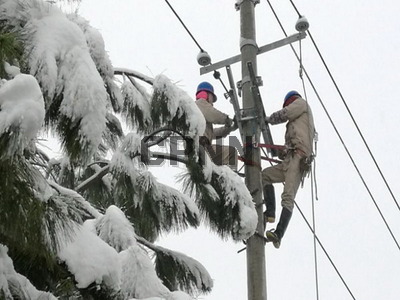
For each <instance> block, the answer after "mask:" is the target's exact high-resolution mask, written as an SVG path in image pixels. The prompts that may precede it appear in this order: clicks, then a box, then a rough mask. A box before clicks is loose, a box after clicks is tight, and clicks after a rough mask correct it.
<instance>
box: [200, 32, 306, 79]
mask: <svg viewBox="0 0 400 300" xmlns="http://www.w3.org/2000/svg"><path fill="white" fill-rule="evenodd" d="M306 36H307V34H306V33H305V32H300V33H296V34H293V35H291V36H289V37H287V38H284V39H281V40H279V41H276V42H274V43H271V44H267V45H264V46H261V47H260V48H258V52H257V54H261V53H264V52H268V51H271V50H274V49H276V48H280V47H282V46H285V45H288V44H291V43H294V42H297V41H299V40H302V39H304V38H305V37H306ZM241 60H242V55H241V54H239V55H236V56H232V57H231V58H228V59H225V60H221V61H219V62H216V63H215V64H211V65H207V66H204V67H201V68H200V75H204V74H207V73H209V72H212V71H214V70H218V69H220V68H224V67H226V66H229V65H232V64H234V63H237V62H239V61H241Z"/></svg>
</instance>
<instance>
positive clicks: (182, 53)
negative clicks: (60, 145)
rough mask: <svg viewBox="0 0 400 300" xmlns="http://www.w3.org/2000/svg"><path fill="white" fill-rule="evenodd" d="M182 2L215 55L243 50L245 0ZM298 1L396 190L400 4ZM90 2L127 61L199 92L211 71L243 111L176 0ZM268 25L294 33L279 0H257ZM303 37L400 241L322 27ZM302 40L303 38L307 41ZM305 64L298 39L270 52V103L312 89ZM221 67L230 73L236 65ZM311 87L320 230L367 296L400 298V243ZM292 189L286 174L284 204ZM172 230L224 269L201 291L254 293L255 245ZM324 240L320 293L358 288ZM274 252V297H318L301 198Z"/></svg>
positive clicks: (90, 15) (230, 295)
mask: <svg viewBox="0 0 400 300" xmlns="http://www.w3.org/2000/svg"><path fill="white" fill-rule="evenodd" d="M170 3H171V4H172V5H173V7H174V8H175V10H176V11H177V12H178V14H179V15H180V17H181V18H182V20H183V21H184V22H185V24H186V25H187V27H188V28H189V29H190V30H191V32H192V34H193V35H194V36H195V38H196V39H197V40H198V42H199V43H200V45H201V47H202V48H203V49H204V50H206V51H207V52H208V53H209V54H210V55H211V58H212V61H213V62H217V61H219V60H223V59H226V58H228V57H231V56H234V55H237V54H239V53H240V49H239V41H240V26H239V25H240V24H239V12H238V11H235V9H234V3H235V1H234V0H220V1H215V0H202V1H194V0H171V1H170ZM271 3H272V5H274V7H275V9H276V11H277V14H278V15H279V17H280V18H281V21H282V22H283V25H284V26H285V28H286V31H287V32H288V33H289V34H292V33H295V29H294V25H295V22H296V20H297V14H296V13H295V11H294V9H293V7H292V6H291V3H290V1H277V0H274V1H272V0H271ZM295 4H296V5H297V7H298V9H299V10H300V11H301V13H302V14H304V15H305V16H306V17H307V18H308V20H309V22H310V31H311V33H312V35H313V37H314V39H315V41H316V43H317V45H318V47H319V49H320V51H321V52H322V55H323V56H324V58H325V60H326V62H327V64H328V66H329V68H330V70H331V72H332V74H333V76H334V77H335V79H336V81H337V84H338V86H339V88H340V89H341V92H342V94H343V95H344V97H345V100H346V102H347V105H348V106H349V108H350V110H351V112H352V114H353V116H354V118H355V120H356V121H357V122H358V125H359V127H360V129H361V131H362V133H363V134H364V137H365V139H366V141H367V142H368V144H369V146H370V149H371V151H372V152H373V154H374V155H375V158H376V160H377V162H378V164H379V166H380V168H381V170H382V172H383V174H384V175H385V177H386V179H387V181H388V183H389V185H390V187H391V188H392V191H393V193H394V195H395V196H397V195H399V192H400V187H399V184H398V177H399V176H398V175H399V170H400V159H399V158H398V152H399V150H398V149H399V148H398V147H399V146H400V136H399V134H398V130H397V129H398V124H399V121H398V113H399V108H400V104H399V101H400V97H399V93H398V87H399V80H400V76H399V70H400V59H399V57H398V56H399V53H400V38H399V32H400V18H399V17H398V16H399V13H400V4H398V3H397V2H395V1H393V0H382V1H361V0H356V1H346V0H337V1H329V2H328V1H312V0H302V1H295ZM79 13H80V14H82V15H83V16H84V17H86V18H87V19H88V20H89V21H90V22H91V24H92V26H94V27H96V28H98V29H99V30H100V32H101V33H102V35H103V37H104V40H105V44H106V50H107V51H108V52H109V54H110V57H111V60H112V62H113V65H114V66H115V67H125V68H130V69H133V70H136V71H139V72H142V73H144V74H146V75H149V76H156V75H158V74H160V73H163V74H165V75H166V76H168V77H169V78H170V79H172V80H173V81H175V82H178V84H179V86H180V87H181V88H182V89H184V90H185V91H187V92H188V93H189V94H190V95H193V94H194V92H195V89H196V86H197V84H198V83H199V82H200V81H204V80H207V81H210V82H211V83H212V84H214V86H215V88H216V93H217V94H218V96H219V100H218V102H217V103H216V107H217V108H219V109H220V110H223V111H225V112H227V113H229V114H230V115H231V116H233V110H232V107H231V105H230V103H229V102H228V101H227V100H225V99H224V97H223V95H222V94H223V88H222V86H221V85H220V84H219V82H218V81H216V80H215V79H214V78H213V77H212V75H210V74H209V75H204V76H200V73H199V66H198V64H197V61H196V56H197V54H198V52H199V49H198V47H197V46H196V44H195V43H194V42H193V41H192V40H191V38H190V37H189V35H188V34H187V33H186V31H185V30H184V29H183V28H182V26H181V24H180V23H179V21H178V20H177V19H176V17H175V16H174V14H173V13H172V11H171V10H170V9H169V7H168V6H167V4H166V2H165V1H163V0H151V1H149V0H124V1H122V0H114V1H106V0H82V3H81V5H80V7H79ZM256 26H257V27H256V30H257V43H258V45H259V46H262V45H265V44H268V43H271V42H274V41H276V40H279V39H281V38H283V37H284V35H283V33H282V31H281V29H280V28H279V26H278V24H277V22H276V20H275V18H274V16H273V14H272V13H271V10H270V8H269V6H268V4H267V1H264V0H261V3H260V4H259V5H257V6H256ZM302 45H303V59H304V65H305V68H306V69H307V71H308V73H309V75H310V77H311V79H312V81H313V84H314V85H315V87H316V89H317V91H318V93H319V95H320V96H321V99H322V101H323V103H324V105H325V106H326V108H327V110H328V112H329V114H330V115H331V118H332V120H333V122H334V123H335V125H336V126H337V128H338V131H339V132H340V134H341V135H342V137H343V140H344V143H345V145H346V146H347V148H348V149H349V151H350V153H351V155H352V156H353V159H354V160H355V163H356V164H357V166H358V167H359V169H360V172H361V174H362V175H363V176H364V179H365V181H366V183H367V185H368V187H369V189H370V190H371V193H372V194H373V196H374V198H375V200H376V202H377V204H378V206H379V207H380V209H381V210H382V213H383V215H384V217H385V218H386V219H387V222H388V224H389V226H390V228H391V230H392V231H393V234H394V235H395V237H396V239H397V240H398V241H400V211H399V209H398V208H397V206H396V205H395V203H394V200H393V198H392V197H391V195H390V194H389V192H388V190H387V188H386V186H385V184H384V183H383V180H382V179H381V177H380V176H379V173H378V171H377V169H376V167H375V166H374V164H373V163H372V160H371V158H370V157H369V155H368V152H367V151H366V149H365V147H364V145H363V143H362V141H361V139H360V137H359V135H358V133H357V131H356V130H355V128H354V125H353V123H352V122H351V119H350V117H349V115H348V113H347V112H346V110H345V108H344V105H343V103H342V101H341V99H340V97H339V95H338V93H337V92H336V90H335V89H334V86H333V84H332V82H331V81H330V79H329V77H328V75H327V73H326V71H325V70H324V67H323V65H322V63H321V61H320V60H319V58H318V56H317V53H316V51H315V49H314V48H313V46H312V43H311V40H310V38H309V37H308V38H306V40H304V41H303V42H302ZM295 48H296V49H298V43H297V44H295ZM298 69H299V64H298V62H297V60H296V58H295V57H294V55H293V53H292V51H291V49H290V47H288V46H286V47H284V48H280V49H276V50H274V51H272V52H269V53H264V54H262V55H260V56H259V57H258V75H260V76H261V77H262V79H263V82H264V85H263V87H261V88H260V89H261V92H262V97H263V101H264V106H265V109H266V111H267V114H270V113H272V112H273V111H275V110H277V109H279V108H280V107H281V105H282V100H283V97H284V95H285V94H286V92H287V91H289V90H292V89H297V90H298V91H299V92H300V93H302V94H304V91H303V89H302V85H301V81H300V79H299V76H298ZM233 70H234V77H235V81H239V80H240V79H241V74H240V66H239V65H235V66H233ZM221 74H222V78H223V80H224V82H225V84H228V80H227V78H226V72H225V70H221ZM306 91H307V96H308V99H307V100H308V102H309V104H310V105H311V107H312V109H313V112H314V119H315V123H316V128H317V131H318V133H319V142H318V151H317V160H316V161H317V169H316V179H317V187H318V193H317V194H318V198H319V200H318V201H317V202H316V203H315V210H316V211H315V215H316V231H317V235H318V237H319V239H320V240H321V242H322V244H323V246H324V247H325V249H326V250H327V252H328V253H329V255H330V256H331V258H332V260H333V261H334V263H335V265H336V267H337V268H338V269H339V271H340V273H341V275H342V276H343V278H344V280H345V281H346V283H347V285H348V286H349V288H350V290H351V291H352V293H353V295H354V297H355V298H356V299H363V300H369V299H371V300H372V299H385V300H390V299H393V300H395V299H399V298H400V284H399V273H400V251H399V248H398V247H397V246H396V244H395V242H394V240H393V238H392V237H391V235H390V234H389V231H388V229H387V228H386V226H385V224H384V222H383V221H382V218H381V217H380V215H379V213H378V211H377V209H376V207H375V205H374V204H373V201H372V200H371V197H370V196H369V194H368V192H367V190H366V188H365V187H364V185H363V183H362V181H361V180H360V178H359V176H358V173H357V171H356V170H355V168H354V167H353V165H352V163H351V161H350V159H349V157H348V156H347V154H346V152H345V150H344V147H343V145H342V143H341V142H340V140H339V139H338V137H337V135H336V133H335V131H334V130H333V128H332V126H331V124H330V122H329V120H328V118H327V116H326V114H325V112H324V110H323V109H322V106H321V104H320V102H319V101H318V99H317V97H316V96H315V93H314V92H313V90H312V88H311V87H310V84H309V83H308V82H307V84H306ZM283 132H284V125H278V126H275V127H273V128H272V133H273V137H274V141H275V143H276V144H280V143H282V141H283ZM265 166H267V164H266V163H265ZM164 168H165V167H164ZM161 171H162V172H161ZM176 171H177V170H172V171H169V174H170V172H176ZM155 172H156V174H158V176H159V177H160V179H161V180H164V181H165V182H168V183H170V184H173V181H172V180H171V178H170V176H169V178H164V177H163V176H162V173H164V174H165V169H160V170H155ZM281 190H282V188H281V186H279V185H277V186H276V192H277V200H278V204H279V198H280V197H279V196H280V192H281ZM396 199H397V198H396ZM296 201H297V203H298V204H299V206H300V208H301V210H302V211H303V212H304V214H305V215H306V217H307V219H308V220H309V222H310V223H311V220H312V217H311V203H312V197H311V188H310V180H307V181H306V183H305V186H304V188H303V189H302V190H299V192H298V195H297V198H296ZM398 201H399V200H398ZM160 242H161V243H162V244H163V245H164V246H167V247H170V248H171V249H174V250H177V251H181V252H184V253H186V254H188V255H190V256H192V257H194V258H196V259H198V260H199V261H200V262H202V263H203V264H204V266H205V267H206V268H207V269H208V270H209V272H210V274H211V276H212V277H213V278H214V280H215V282H214V290H213V292H212V293H211V294H210V295H206V296H201V297H200V298H199V299H206V300H221V299H247V278H246V272H247V271H246V254H245V252H242V253H240V254H238V253H237V251H238V250H239V249H241V248H242V247H243V246H244V245H243V244H240V243H233V242H231V241H221V240H220V239H219V238H218V237H217V236H216V235H215V234H214V233H209V232H208V230H207V229H206V228H201V229H199V230H189V231H187V232H185V233H183V234H180V235H178V236H169V237H164V239H162V240H161V241H160ZM317 252H318V274H319V277H318V279H319V294H320V299H352V297H351V296H350V294H349V293H348V292H347V290H346V288H345V287H344V285H343V284H342V282H341V281H340V279H339V277H338V276H337V274H336V273H335V271H334V269H333V268H332V266H331V264H330V263H329V261H328V259H327V258H326V256H325V254H324V253H323V252H322V251H321V249H320V248H319V247H318V251H317ZM266 257H267V290H268V299H269V300H271V299H277V300H279V299H307V300H308V299H316V296H315V294H316V292H315V290H316V288H315V274H314V253H313V236H312V234H311V232H310V230H309V229H308V227H307V225H306V223H305V221H304V220H303V218H302V217H301V215H300V213H299V211H298V210H295V212H294V216H293V218H292V221H291V223H290V225H289V228H288V231H287V233H286V236H285V238H284V240H283V242H282V246H281V249H279V250H276V249H275V248H274V247H273V246H272V245H270V244H268V245H266Z"/></svg>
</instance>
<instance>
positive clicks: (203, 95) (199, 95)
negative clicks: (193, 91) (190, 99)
mask: <svg viewBox="0 0 400 300" xmlns="http://www.w3.org/2000/svg"><path fill="white" fill-rule="evenodd" d="M207 98H208V94H207V92H206V91H201V92H198V93H197V95H196V100H197V99H207Z"/></svg>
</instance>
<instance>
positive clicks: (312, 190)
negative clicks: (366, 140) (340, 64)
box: [299, 40, 319, 300]
mask: <svg viewBox="0 0 400 300" xmlns="http://www.w3.org/2000/svg"><path fill="white" fill-rule="evenodd" d="M299 53H300V61H299V63H300V67H299V77H300V79H301V83H302V86H303V92H304V99H305V100H306V102H307V104H308V97H307V91H306V85H305V82H304V77H303V50H302V43H301V40H299ZM308 109H309V106H308V105H307V110H308ZM308 116H310V114H308ZM310 135H311V132H310ZM310 140H311V136H310ZM315 147H317V141H315ZM314 154H315V153H314ZM314 161H315V159H314V160H313V162H314ZM313 173H315V164H314V169H313V168H311V214H312V229H313V233H314V234H313V237H314V239H313V240H314V245H313V246H314V274H315V292H316V297H317V300H319V280H318V259H317V239H316V222H315V198H314V178H315V174H313ZM315 186H316V182H315Z"/></svg>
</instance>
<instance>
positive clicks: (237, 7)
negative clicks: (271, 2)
mask: <svg viewBox="0 0 400 300" xmlns="http://www.w3.org/2000/svg"><path fill="white" fill-rule="evenodd" d="M244 1H246V0H237V1H236V3H235V9H236V10H240V6H241V5H242V3H243V2H244ZM247 1H250V2H253V3H254V5H256V4H260V0H247Z"/></svg>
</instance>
